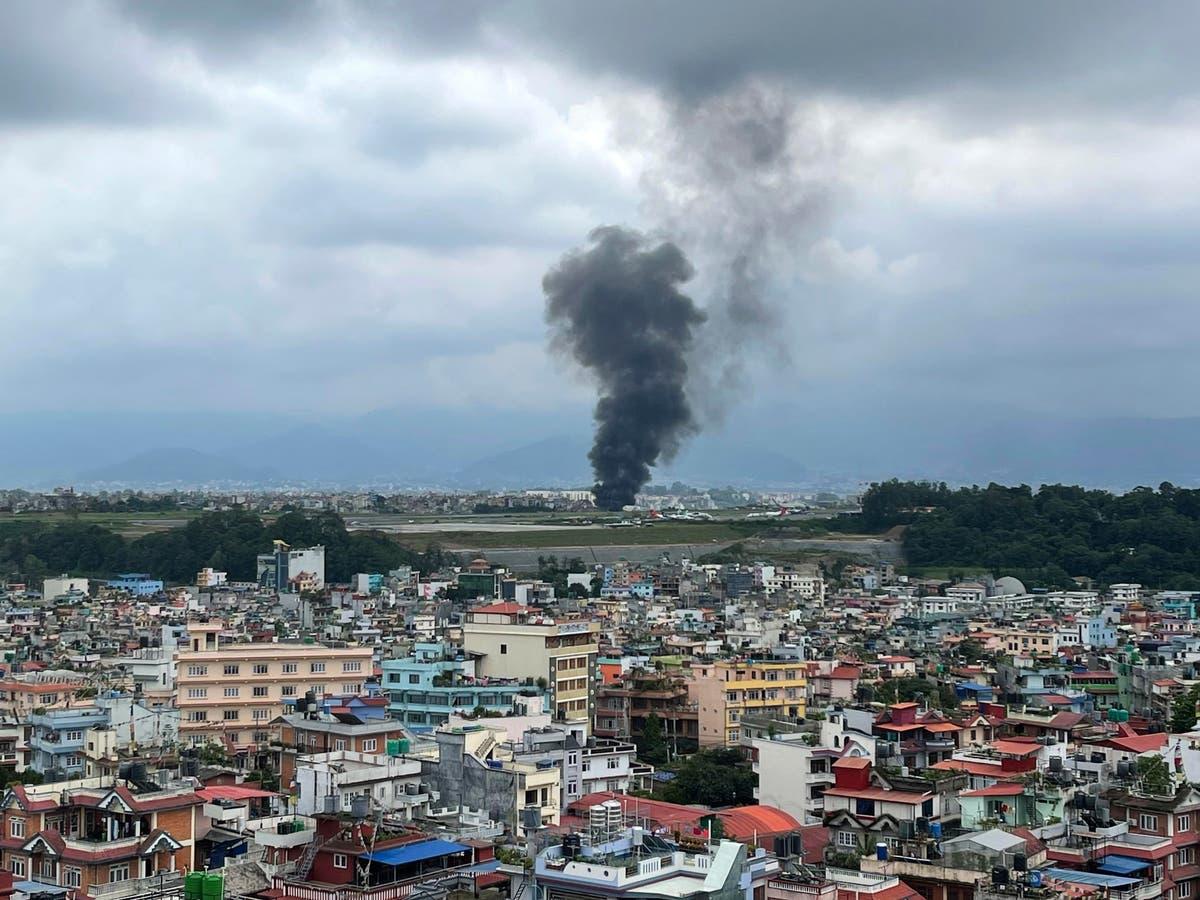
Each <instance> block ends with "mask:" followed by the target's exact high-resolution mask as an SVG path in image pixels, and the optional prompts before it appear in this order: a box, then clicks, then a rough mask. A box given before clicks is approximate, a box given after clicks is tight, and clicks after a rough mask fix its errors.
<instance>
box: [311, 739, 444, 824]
mask: <svg viewBox="0 0 1200 900" xmlns="http://www.w3.org/2000/svg"><path fill="white" fill-rule="evenodd" d="M295 793H296V797H297V799H296V812H298V813H299V814H300V815H303V816H311V815H314V814H316V813H326V814H331V815H332V814H338V813H350V812H352V811H353V809H354V801H355V798H363V799H365V800H366V802H367V804H368V807H367V808H368V810H369V814H370V816H371V817H375V816H377V815H378V814H379V813H382V814H384V815H386V816H389V817H391V818H399V819H403V820H405V821H412V820H413V818H414V817H417V816H420V817H424V816H426V815H427V814H428V810H429V801H430V795H429V791H428V789H427V788H426V787H425V786H424V785H423V783H422V779H421V761H420V760H419V759H416V758H414V757H407V756H387V755H385V754H382V753H356V752H354V751H352V750H337V751H335V752H333V753H317V754H313V755H312V756H305V757H302V758H301V759H300V760H299V762H298V764H297V766H296V786H295Z"/></svg>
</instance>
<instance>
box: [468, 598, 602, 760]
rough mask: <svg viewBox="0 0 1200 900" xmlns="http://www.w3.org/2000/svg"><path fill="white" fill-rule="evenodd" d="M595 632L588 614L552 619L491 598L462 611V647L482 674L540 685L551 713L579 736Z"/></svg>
mask: <svg viewBox="0 0 1200 900" xmlns="http://www.w3.org/2000/svg"><path fill="white" fill-rule="evenodd" d="M599 633H600V625H599V623H598V622H593V621H590V620H588V619H555V618H550V617H548V616H545V615H543V614H541V613H540V612H538V611H537V610H535V609H532V608H530V607H527V606H520V605H518V604H516V603H493V604H490V605H487V606H477V607H475V608H474V609H472V610H470V611H469V612H468V613H467V615H466V622H464V623H463V650H464V651H466V653H468V654H472V655H474V656H476V657H477V660H478V661H477V663H476V671H477V674H478V675H479V676H481V677H485V678H493V677H497V678H517V679H532V680H533V683H534V684H537V685H538V686H539V687H541V686H543V685H544V686H545V689H546V691H547V692H548V694H549V697H550V713H551V715H552V716H553V717H554V719H555V720H556V721H560V722H565V723H567V724H568V725H570V726H571V728H572V729H573V730H575V731H577V732H578V733H579V735H580V736H581V737H582V736H586V734H587V731H588V729H589V728H590V725H591V719H592V711H593V702H594V685H593V673H594V672H595V667H596V657H597V654H598V652H599V649H600V648H599V646H598V644H597V639H598V636H599Z"/></svg>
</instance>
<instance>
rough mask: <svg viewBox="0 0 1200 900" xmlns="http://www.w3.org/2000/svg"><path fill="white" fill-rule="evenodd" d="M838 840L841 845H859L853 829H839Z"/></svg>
mask: <svg viewBox="0 0 1200 900" xmlns="http://www.w3.org/2000/svg"><path fill="white" fill-rule="evenodd" d="M837 842H838V846H839V847H857V846H858V840H857V839H856V838H855V837H854V832H853V831H839V832H838V840H837Z"/></svg>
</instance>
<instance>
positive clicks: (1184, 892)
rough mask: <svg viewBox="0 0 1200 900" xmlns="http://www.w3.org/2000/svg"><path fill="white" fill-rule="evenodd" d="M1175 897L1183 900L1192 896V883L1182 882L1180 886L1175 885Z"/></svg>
mask: <svg viewBox="0 0 1200 900" xmlns="http://www.w3.org/2000/svg"><path fill="white" fill-rule="evenodd" d="M1175 896H1176V897H1177V898H1179V900H1183V898H1184V897H1190V896H1192V883H1191V882H1190V881H1181V882H1179V884H1177V885H1175Z"/></svg>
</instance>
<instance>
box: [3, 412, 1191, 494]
mask: <svg viewBox="0 0 1200 900" xmlns="http://www.w3.org/2000/svg"><path fill="white" fill-rule="evenodd" d="M9 420H10V423H11V422H13V421H14V420H15V421H19V422H20V427H21V439H19V440H12V439H10V440H9V441H8V442H7V443H6V444H5V450H4V452H3V453H0V486H13V487H16V486H28V487H41V488H45V487H50V486H53V485H58V484H75V485H77V486H81V487H99V486H109V487H114V486H127V487H166V486H179V487H182V486H205V485H208V486H218V485H260V486H278V485H283V484H291V485H296V484H305V483H306V484H322V485H328V486H335V485H342V486H359V485H368V484H370V485H377V486H388V485H391V486H397V487H414V488H417V487H446V488H456V487H457V488H521V487H534V486H548V487H552V486H582V485H587V484H590V482H591V480H592V476H591V471H590V466H589V464H588V460H587V452H588V449H589V446H590V441H591V423H590V421H588V419H587V417H586V413H581V414H579V415H576V416H563V415H549V414H547V415H542V416H538V415H523V416H521V417H520V418H519V419H517V418H514V417H513V416H512V415H511V414H507V413H500V412H492V411H467V412H458V411H433V412H430V411H426V412H421V413H413V412H410V411H404V410H391V411H389V410H381V411H378V412H374V413H370V414H368V415H365V416H359V417H347V418H343V419H338V420H325V421H322V422H321V423H317V424H314V423H311V422H306V421H303V420H300V419H298V418H293V417H286V416H273V415H262V416H250V415H247V414H231V415H223V414H219V413H213V414H206V415H195V416H188V415H184V414H167V415H155V414H150V413H139V414H122V415H121V416H100V415H99V414H94V413H85V414H78V415H57V414H37V415H31V416H19V417H16V416H10V417H9ZM1197 446H1200V419H1106V420H1105V419H1092V420H1082V419H1070V420H1059V419H1053V418H1050V417H1037V416H1020V415H1005V416H991V417H981V418H980V419H978V420H973V421H969V422H963V421H959V420H950V419H939V418H933V417H930V418H926V419H924V420H922V419H918V418H915V417H911V418H910V417H905V416H904V415H902V414H901V413H899V412H893V413H888V412H886V411H885V412H883V413H880V414H878V415H872V416H859V415H847V416H846V417H844V418H841V419H835V418H832V417H822V418H821V419H820V420H819V422H818V419H817V418H816V417H814V416H804V415H800V414H795V413H792V414H785V413H783V412H776V413H774V414H770V413H768V414H762V413H759V414H755V415H747V416H745V417H744V418H743V419H742V420H740V421H738V422H737V423H736V424H734V425H731V426H730V427H727V428H726V429H725V430H723V431H713V432H710V433H705V434H701V435H700V436H698V437H697V438H696V439H695V440H694V441H692V442H691V443H690V444H688V445H687V446H686V447H685V448H684V450H683V452H682V453H681V454H680V455H679V457H678V458H677V459H676V460H673V461H672V462H671V463H669V464H666V465H664V466H662V467H660V469H659V470H657V471H656V472H655V480H656V481H658V482H659V483H663V482H669V481H674V480H680V481H686V482H691V483H693V484H714V485H725V484H734V485H744V486H746V487H786V486H795V487H815V486H830V485H842V486H847V487H853V486H854V485H856V484H857V483H859V482H862V481H869V480H876V479H879V478H887V477H892V476H897V477H908V478H914V477H915V478H931V479H936V480H944V481H948V482H951V483H956V484H962V483H968V484H969V483H973V482H976V483H986V482H988V481H998V482H1003V483H1016V482H1027V483H1034V484H1036V483H1041V482H1064V483H1078V484H1085V485H1094V486H1100V487H1110V488H1127V487H1131V486H1133V485H1136V484H1151V485H1157V484H1158V483H1160V482H1162V481H1172V482H1174V483H1176V484H1180V485H1197V484H1200V457H1198V456H1197V454H1196V451H1195V449H1194V448H1196V447H1197Z"/></svg>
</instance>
